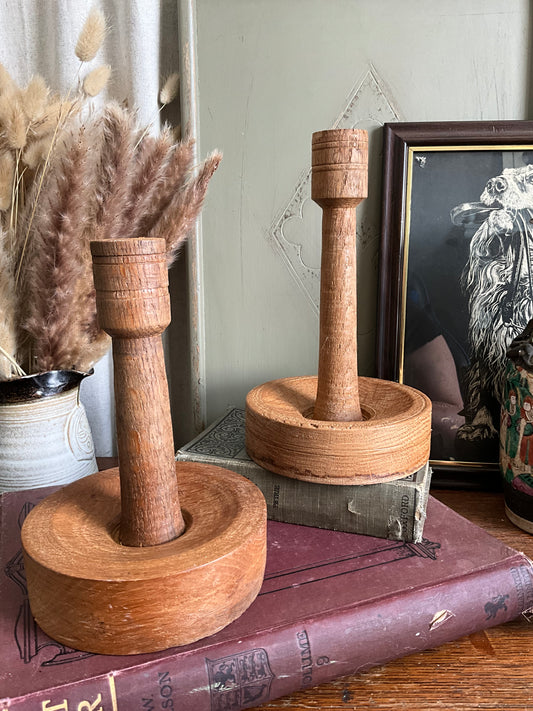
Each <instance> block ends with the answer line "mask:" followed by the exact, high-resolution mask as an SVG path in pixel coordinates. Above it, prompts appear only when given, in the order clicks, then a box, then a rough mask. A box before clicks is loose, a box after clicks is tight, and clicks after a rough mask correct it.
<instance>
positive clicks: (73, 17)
mask: <svg viewBox="0 0 533 711" xmlns="http://www.w3.org/2000/svg"><path fill="white" fill-rule="evenodd" d="M177 4H178V0H2V2H1V3H0V62H1V63H2V64H3V65H4V66H5V67H6V69H7V70H8V71H9V72H10V74H11V75H12V76H13V78H14V79H15V80H16V81H17V83H19V84H20V85H25V84H26V83H27V82H28V80H29V79H30V78H31V76H32V75H34V74H40V75H41V76H43V77H44V78H45V80H46V81H47V83H48V85H49V87H50V88H51V89H52V90H55V91H59V92H61V93H65V92H67V91H68V89H69V88H70V87H71V86H72V85H73V83H74V82H75V80H76V75H77V72H78V68H79V64H80V63H79V60H78V59H77V57H76V56H75V54H74V47H75V45H76V39H77V37H78V34H79V32H80V29H81V28H82V26H83V23H84V21H85V18H86V17H87V14H88V13H89V10H90V9H91V8H92V7H93V6H96V7H98V8H100V9H101V10H102V11H103V13H104V14H105V16H106V19H107V25H108V32H107V35H106V39H105V43H104V47H103V49H102V50H101V51H100V52H99V53H98V55H97V57H96V58H95V59H94V60H93V62H92V63H91V66H93V65H94V66H97V65H98V64H101V63H107V64H110V65H111V67H112V71H113V73H112V77H111V80H110V82H109V85H108V89H107V92H106V93H105V94H104V96H103V97H102V99H105V98H114V99H117V100H119V101H127V103H128V105H129V106H130V107H131V108H133V107H136V108H137V110H138V114H139V118H140V120H141V121H142V122H145V123H149V122H154V124H155V125H157V124H158V121H159V115H158V94H159V89H160V87H161V85H162V82H163V81H164V79H165V78H166V76H167V75H168V74H170V73H172V72H174V71H178V42H177V36H178V28H177V11H178V8H177ZM82 400H83V402H84V405H85V408H86V410H87V415H88V418H89V422H90V424H91V429H92V432H93V438H94V441H95V447H96V454H97V456H109V455H112V454H115V453H116V446H115V429H114V406H113V402H114V400H113V387H112V362H111V357H110V354H108V355H107V356H105V357H104V358H103V359H102V360H101V361H100V362H99V363H98V364H97V366H96V368H95V374H94V375H93V376H92V377H90V378H87V379H86V380H85V381H84V383H83V385H82Z"/></svg>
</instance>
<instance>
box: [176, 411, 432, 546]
mask: <svg viewBox="0 0 533 711" xmlns="http://www.w3.org/2000/svg"><path fill="white" fill-rule="evenodd" d="M176 459H178V460H182V461H191V462H205V463H206V464H214V465H216V466H220V467H225V468H226V469H231V470H232V471H235V472H237V473H238V474H242V475H243V476H245V477H246V478H247V479H250V480H251V481H253V482H254V483H255V484H256V485H257V486H258V487H259V488H260V489H261V491H262V492H263V495H264V497H265V499H266V502H267V515H268V518H269V519H270V520H272V521H281V522H283V523H296V524H301V525H304V526H316V527H317V528H326V529H331V530H334V531H345V532H348V533H361V534H364V535H368V536H377V537H379V538H388V539H391V540H396V541H407V542H414V543H419V542H420V541H421V540H422V534H423V530H424V523H425V520H426V507H427V501H428V495H429V485H430V482H431V469H430V467H429V464H426V465H425V466H424V467H422V469H420V470H419V471H417V472H415V473H414V474H411V475H409V476H407V477H405V478H403V479H397V480H396V481H391V482H385V483H380V484H367V485H364V486H351V485H349V486H337V485H332V484H314V483H309V482H305V481H299V480H298V479H289V478H288V477H284V476H280V475H279V474H274V473H273V472H269V471H267V470H266V469H263V467H260V466H259V465H258V464H256V463H255V462H253V461H252V460H251V459H250V457H249V456H248V455H247V453H246V449H245V446H244V410H242V409H238V408H232V409H231V410H229V411H228V412H226V414H225V415H223V416H222V417H220V418H219V419H218V420H216V421H215V422H213V424H212V425H210V426H209V427H208V428H207V429H206V430H204V431H203V432H202V433H201V434H200V435H198V437H196V438H195V439H193V440H192V441H191V442H189V443H188V444H186V445H184V446H183V447H181V448H180V449H179V450H178V452H177V453H176Z"/></svg>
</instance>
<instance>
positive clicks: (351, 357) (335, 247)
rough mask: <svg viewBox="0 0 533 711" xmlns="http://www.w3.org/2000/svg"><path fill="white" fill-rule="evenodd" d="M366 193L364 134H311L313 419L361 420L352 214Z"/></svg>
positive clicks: (344, 131) (350, 131)
mask: <svg viewBox="0 0 533 711" xmlns="http://www.w3.org/2000/svg"><path fill="white" fill-rule="evenodd" d="M367 194H368V139H367V133H366V131H360V130H355V129H334V130H330V131H319V132H318V133H314V134H313V146H312V174H311V197H312V199H313V200H314V201H315V202H316V203H317V204H318V205H320V207H321V208H322V210H323V215H322V260H321V276H320V346H319V359H318V387H317V397H316V402H315V407H314V413H313V418H314V419H316V420H329V421H335V422H344V421H348V422H351V421H357V420H362V419H363V416H362V413H361V406H360V403H359V381H358V371H357V293H356V292H357V263H356V246H355V241H356V236H355V228H356V220H355V209H356V207H357V205H358V204H359V203H360V202H361V200H363V199H364V198H366V196H367Z"/></svg>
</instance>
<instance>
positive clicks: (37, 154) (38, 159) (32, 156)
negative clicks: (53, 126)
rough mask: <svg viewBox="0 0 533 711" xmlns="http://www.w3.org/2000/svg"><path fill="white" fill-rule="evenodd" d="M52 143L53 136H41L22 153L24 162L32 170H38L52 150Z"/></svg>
mask: <svg viewBox="0 0 533 711" xmlns="http://www.w3.org/2000/svg"><path fill="white" fill-rule="evenodd" d="M51 144H52V136H50V135H48V136H45V137H44V138H40V139H38V140H37V141H33V143H30V144H29V145H28V147H27V148H26V150H25V151H24V153H23V154H22V162H23V163H24V165H27V166H28V168H29V169H30V170H37V168H38V167H39V165H41V164H42V163H43V162H44V161H45V160H46V156H47V155H48V153H49V152H50V146H51Z"/></svg>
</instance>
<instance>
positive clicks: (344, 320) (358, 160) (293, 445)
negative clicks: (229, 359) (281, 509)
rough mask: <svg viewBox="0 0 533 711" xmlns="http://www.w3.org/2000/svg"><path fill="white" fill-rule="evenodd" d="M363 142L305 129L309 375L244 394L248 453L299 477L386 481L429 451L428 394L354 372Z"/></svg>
mask: <svg viewBox="0 0 533 711" xmlns="http://www.w3.org/2000/svg"><path fill="white" fill-rule="evenodd" d="M367 143H368V142H367V136H366V132H365V131H359V130H353V129H336V130H331V131H320V132H319V133H315V134H314V135H313V150H312V182H311V196H312V198H313V199H314V200H315V201H316V202H317V203H318V204H319V205H320V206H321V207H322V210H323V218H322V260H321V264H322V267H321V279H320V347H319V358H318V361H319V366H318V377H314V376H301V377H294V378H281V379H279V380H273V381H271V382H268V383H264V384H263V385H259V386H258V387H256V388H254V389H253V390H251V391H250V392H249V393H248V396H247V398H246V448H247V450H248V453H249V455H250V456H251V457H252V459H254V460H255V461H256V462H257V463H258V464H260V465H261V466H263V467H265V469H269V470H271V471H274V472H277V473H278V474H283V475H284V476H288V477H293V478H296V479H303V480H305V481H312V482H320V483H328V484H372V483H376V482H379V481H388V480H391V479H398V478H401V477H404V476H406V475H408V474H412V473H413V472H415V471H417V470H418V469H420V468H421V467H422V466H424V464H426V462H427V460H428V457H429V446H430V435H431V401H430V400H429V398H428V397H426V396H425V395H424V394H422V393H421V392H419V391H418V390H415V389H414V388H410V387H408V386H406V385H400V384H398V383H392V382H387V381H384V380H377V379H375V378H363V377H360V376H358V371H357V317H356V311H357V308H356V303H357V299H356V289H357V277H356V250H355V239H356V238H355V227H356V220H355V210H356V207H357V205H358V204H359V203H360V202H361V200H362V199H364V198H365V197H366V195H367V156H368V147H367Z"/></svg>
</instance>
